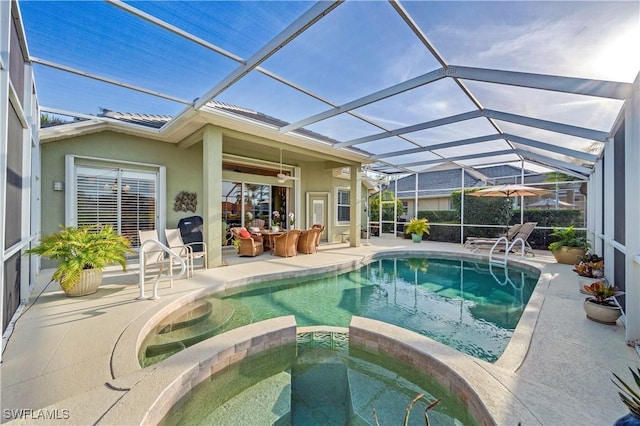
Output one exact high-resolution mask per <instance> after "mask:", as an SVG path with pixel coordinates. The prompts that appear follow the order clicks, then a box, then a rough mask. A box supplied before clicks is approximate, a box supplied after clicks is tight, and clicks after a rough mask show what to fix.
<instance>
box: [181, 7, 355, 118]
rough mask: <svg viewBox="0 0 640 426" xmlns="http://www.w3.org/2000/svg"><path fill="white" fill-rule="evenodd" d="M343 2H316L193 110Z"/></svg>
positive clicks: (226, 78) (211, 91)
mask: <svg viewBox="0 0 640 426" xmlns="http://www.w3.org/2000/svg"><path fill="white" fill-rule="evenodd" d="M342 1H344V0H336V1H333V2H322V1H320V2H317V3H316V4H314V5H313V6H312V7H311V8H310V9H309V10H307V11H306V12H305V13H303V14H302V15H301V16H300V17H299V18H298V19H296V20H295V21H294V22H293V23H291V25H289V26H288V27H287V28H285V29H284V30H283V31H282V32H280V34H278V35H276V36H275V37H274V38H273V39H271V41H269V42H268V43H267V44H266V45H265V46H263V47H262V48H261V49H260V50H258V51H257V52H256V53H255V54H254V55H253V56H251V57H250V58H249V59H247V61H246V63H245V64H242V65H240V66H239V67H238V68H236V69H235V70H233V71H232V72H231V73H230V74H229V75H227V76H226V77H225V78H223V79H222V80H221V81H220V82H219V83H218V84H216V85H215V86H214V87H213V88H211V90H209V91H208V92H207V93H205V94H204V95H202V96H201V97H200V98H198V99H197V100H196V101H195V102H194V105H193V107H194V109H196V110H198V109H200V108H202V107H203V106H204V105H206V103H207V102H209V101H210V100H212V99H214V98H215V97H216V96H218V95H219V94H220V93H222V92H224V91H225V90H227V89H228V88H229V87H231V86H232V85H233V84H234V83H236V82H237V81H238V80H240V79H241V78H242V77H244V76H245V75H247V74H248V73H249V72H251V71H252V70H253V69H255V68H256V67H257V66H259V65H260V64H261V63H262V62H264V61H266V60H267V59H269V57H271V55H273V54H274V53H276V52H277V51H278V50H280V49H282V48H283V47H284V46H286V45H287V44H288V43H289V42H291V41H292V40H294V39H295V38H296V37H297V36H298V35H300V34H302V33H303V32H304V31H305V30H307V29H308V28H309V27H311V26H312V25H313V24H314V23H316V22H317V21H318V20H319V19H321V18H322V17H324V16H325V15H326V14H328V13H329V12H331V11H332V10H333V9H335V8H336V7H337V6H338V5H339V4H340V3H342Z"/></svg>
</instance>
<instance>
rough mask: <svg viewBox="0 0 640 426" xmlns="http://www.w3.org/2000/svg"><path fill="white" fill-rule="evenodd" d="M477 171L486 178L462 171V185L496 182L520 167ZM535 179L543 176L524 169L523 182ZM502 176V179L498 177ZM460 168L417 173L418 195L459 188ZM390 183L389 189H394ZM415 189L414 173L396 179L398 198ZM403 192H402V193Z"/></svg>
mask: <svg viewBox="0 0 640 426" xmlns="http://www.w3.org/2000/svg"><path fill="white" fill-rule="evenodd" d="M476 171H477V172H479V173H481V174H482V175H484V176H486V177H487V179H481V178H480V177H477V176H476V175H477V173H476V174H472V173H470V172H469V171H468V170H465V171H464V187H465V188H474V187H483V186H487V185H493V184H497V183H498V182H502V181H503V180H505V179H509V178H510V177H518V178H519V176H520V169H519V168H517V167H513V166H510V165H499V166H491V167H482V168H477V169H476ZM534 177H535V178H537V179H533V180H535V181H538V182H540V181H542V180H544V176H540V175H536V174H534V172H532V171H530V170H525V183H533V181H531V180H532V178H534ZM500 178H503V179H500ZM460 181H461V176H460V169H448V170H437V171H430V172H423V173H419V174H418V197H433V196H440V195H449V194H451V191H452V190H454V189H458V188H460V186H461V185H460ZM394 188H395V187H394V185H393V184H391V189H394ZM414 189H415V175H410V176H406V177H404V178H401V179H398V198H413V197H414V196H415V195H414V192H413V191H414ZM403 192H404V193H403Z"/></svg>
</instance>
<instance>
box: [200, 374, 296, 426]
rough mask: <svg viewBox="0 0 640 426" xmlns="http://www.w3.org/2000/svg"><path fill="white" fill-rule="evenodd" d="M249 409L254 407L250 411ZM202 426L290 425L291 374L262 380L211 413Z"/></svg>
mask: <svg viewBox="0 0 640 426" xmlns="http://www.w3.org/2000/svg"><path fill="white" fill-rule="evenodd" d="M247 407H251V408H250V409H247ZM201 424H208V425H216V426H227V425H228V426H238V425H290V424H292V423H291V374H289V373H288V372H286V371H283V372H281V373H278V374H276V375H274V376H271V377H269V378H267V379H265V380H262V381H260V382H258V383H256V384H255V385H253V386H251V387H250V388H248V389H246V390H245V391H243V392H241V393H240V394H238V395H236V396H235V397H233V398H231V399H230V400H228V401H226V402H225V403H224V404H222V405H221V406H220V407H218V408H216V409H215V410H214V411H212V412H211V413H210V414H209V415H208V416H207V417H206V418H205V419H204V420H203V421H202V422H201Z"/></svg>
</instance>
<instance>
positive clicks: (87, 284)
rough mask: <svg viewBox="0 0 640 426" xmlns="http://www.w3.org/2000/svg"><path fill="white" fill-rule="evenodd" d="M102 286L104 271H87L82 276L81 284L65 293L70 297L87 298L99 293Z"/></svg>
mask: <svg viewBox="0 0 640 426" xmlns="http://www.w3.org/2000/svg"><path fill="white" fill-rule="evenodd" d="M100 284H102V269H85V270H84V271H82V275H81V276H80V282H78V283H77V284H76V285H74V286H73V287H72V288H71V289H70V290H65V291H64V292H65V294H66V295H67V296H70V297H77V296H86V295H88V294H93V293H95V292H96V291H98V287H100Z"/></svg>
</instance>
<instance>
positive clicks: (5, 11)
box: [0, 1, 12, 359]
mask: <svg viewBox="0 0 640 426" xmlns="http://www.w3.org/2000/svg"><path fill="white" fill-rule="evenodd" d="M11 5H12V2H9V1H0V194H1V195H0V249H1V250H0V277H2V279H0V283H1V286H0V307H2V308H3V309H2V312H0V324H4V323H5V320H6V319H5V318H4V315H5V312H4V304H5V301H4V293H5V285H7V284H6V283H5V280H4V263H5V261H6V259H5V246H4V238H5V229H6V227H7V223H6V218H5V206H6V198H5V194H6V193H7V191H6V190H7V139H8V123H9V40H10V38H11V37H10V29H11ZM3 331H4V330H3ZM2 349H4V344H3V346H2ZM0 359H2V353H1V351H0Z"/></svg>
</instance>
